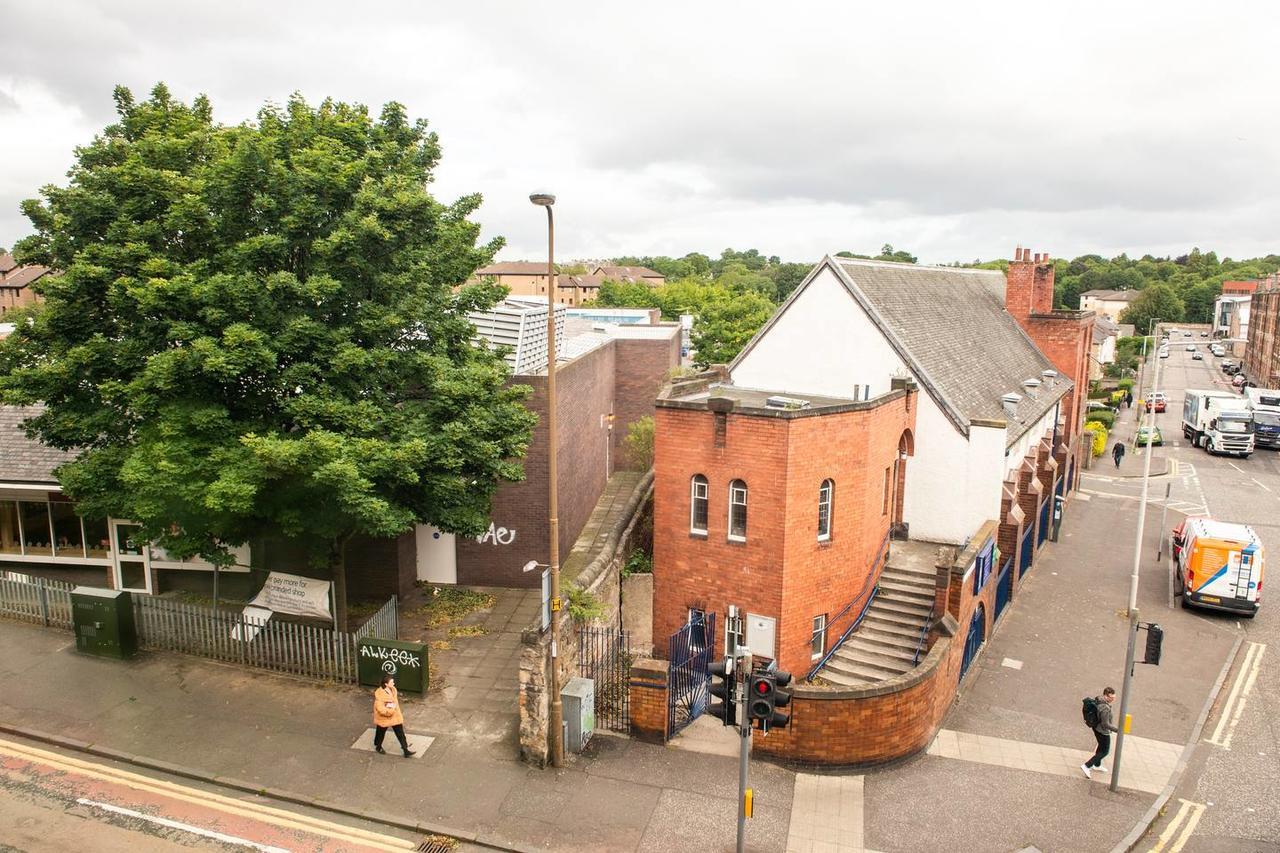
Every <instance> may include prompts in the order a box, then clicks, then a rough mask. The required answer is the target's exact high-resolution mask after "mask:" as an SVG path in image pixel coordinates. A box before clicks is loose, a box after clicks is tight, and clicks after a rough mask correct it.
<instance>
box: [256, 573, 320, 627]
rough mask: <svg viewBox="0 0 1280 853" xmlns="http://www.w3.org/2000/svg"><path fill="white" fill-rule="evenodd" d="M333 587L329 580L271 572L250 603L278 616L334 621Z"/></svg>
mask: <svg viewBox="0 0 1280 853" xmlns="http://www.w3.org/2000/svg"><path fill="white" fill-rule="evenodd" d="M330 586H331V583H330V582H329V581H321V580H316V579H315V578H304V577H302V576H301V575H287V574H285V573H284V572H272V573H271V574H269V575H267V580H266V583H264V584H263V585H262V589H261V590H260V591H259V592H258V594H257V595H255V596H254V597H253V601H250V602H249V603H250V604H253V605H257V606H258V607H265V608H267V609H268V610H274V611H276V612H277V613H292V614H293V615H295V616H314V617H316V618H318V619H332V618H333V613H332V611H330V610H329V587H330Z"/></svg>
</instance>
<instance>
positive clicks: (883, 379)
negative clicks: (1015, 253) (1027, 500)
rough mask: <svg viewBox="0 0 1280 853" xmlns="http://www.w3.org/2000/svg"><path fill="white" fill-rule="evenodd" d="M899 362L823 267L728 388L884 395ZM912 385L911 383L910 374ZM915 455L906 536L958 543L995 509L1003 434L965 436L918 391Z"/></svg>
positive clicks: (982, 431)
mask: <svg viewBox="0 0 1280 853" xmlns="http://www.w3.org/2000/svg"><path fill="white" fill-rule="evenodd" d="M907 373H909V371H907V369H906V364H905V363H904V362H903V361H902V359H901V358H900V357H899V356H898V354H897V352H895V351H894V349H893V347H892V346H890V344H889V342H888V340H886V339H885V337H884V335H883V334H882V333H881V332H880V330H879V329H878V328H877V327H876V326H875V324H873V323H872V322H871V320H870V318H868V317H867V315H866V312H864V311H863V310H862V307H861V306H860V305H858V303H857V302H856V301H855V300H854V299H853V297H852V296H850V295H849V293H848V291H846V290H845V288H844V285H843V284H842V283H841V282H840V281H839V279H838V278H837V277H836V275H835V273H834V272H832V271H831V270H830V269H826V268H824V269H823V270H821V271H820V272H819V273H818V274H817V276H815V277H814V279H813V281H811V282H810V283H809V285H808V286H807V287H806V288H805V289H804V291H802V292H801V293H800V294H799V295H798V296H797V297H796V298H795V300H794V301H793V302H792V303H791V304H790V306H789V307H788V308H787V310H786V312H785V313H784V314H782V315H781V316H780V317H779V318H778V320H777V322H776V323H775V324H774V325H773V327H772V328H771V329H770V330H769V331H768V333H767V334H765V335H764V336H763V337H762V338H761V339H760V340H759V341H757V342H756V345H755V347H754V348H752V350H751V351H750V352H749V353H747V355H746V356H744V357H743V359H742V361H741V362H740V363H739V364H738V366H737V367H735V368H734V370H733V374H732V379H733V383H734V384H735V385H739V386H742V387H745V388H756V389H760V390H765V391H779V392H784V393H787V394H793V395H804V394H822V395H827V396H833V397H852V396H853V389H854V387H855V386H862V385H870V386H871V395H872V396H873V397H875V396H879V395H881V394H885V393H887V392H888V391H889V390H890V383H891V381H892V379H893V376H894V375H895V374H896V375H906V374H907ZM916 379H917V381H919V378H918V377H916ZM918 399H919V401H920V408H919V412H918V413H917V415H916V432H915V455H914V456H913V457H912V458H911V459H910V461H909V462H908V463H907V484H906V495H905V496H904V505H903V520H904V521H906V522H907V523H908V524H909V525H910V527H911V537H912V538H913V539H924V540H928V541H932V542H944V543H951V544H960V543H963V542H965V541H966V540H967V538H968V537H969V536H971V535H972V534H973V532H974V531H975V530H977V529H978V527H979V526H981V525H982V523H983V522H985V521H986V520H987V519H991V518H997V517H998V516H999V513H1000V483H1001V480H1002V478H1003V476H1002V475H1003V470H1004V466H1003V460H1004V444H1005V431H1004V430H1003V429H992V428H981V427H975V428H973V429H971V430H970V438H969V439H966V438H965V436H963V435H962V434H961V433H960V432H959V431H958V430H957V429H956V427H955V425H954V424H952V422H951V421H950V420H949V419H948V418H947V417H946V415H945V414H943V412H942V410H941V409H940V408H938V405H937V404H936V403H935V402H934V401H933V398H932V397H930V396H929V394H928V393H927V392H926V391H925V390H924V389H923V387H922V388H921V391H920V395H919V397H918Z"/></svg>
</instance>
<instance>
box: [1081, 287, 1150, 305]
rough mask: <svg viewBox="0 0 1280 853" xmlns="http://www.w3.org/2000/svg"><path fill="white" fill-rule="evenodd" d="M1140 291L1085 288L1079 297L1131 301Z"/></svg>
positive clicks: (1109, 300)
mask: <svg viewBox="0 0 1280 853" xmlns="http://www.w3.org/2000/svg"><path fill="white" fill-rule="evenodd" d="M1141 293H1142V291H1141V290H1086V291H1085V292H1084V293H1082V294H1080V297H1081V298H1082V299H1083V298H1084V297H1086V296H1092V297H1093V298H1094V299H1101V300H1103V301H1105V302H1132V301H1133V300H1135V299H1137V298H1138V296H1139V295H1140V294H1141Z"/></svg>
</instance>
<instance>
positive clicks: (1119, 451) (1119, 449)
mask: <svg viewBox="0 0 1280 853" xmlns="http://www.w3.org/2000/svg"><path fill="white" fill-rule="evenodd" d="M1111 457H1112V458H1113V459H1115V460H1116V467H1117V468H1119V467H1120V460H1121V459H1124V442H1123V441H1117V442H1116V446H1115V447H1113V448H1111Z"/></svg>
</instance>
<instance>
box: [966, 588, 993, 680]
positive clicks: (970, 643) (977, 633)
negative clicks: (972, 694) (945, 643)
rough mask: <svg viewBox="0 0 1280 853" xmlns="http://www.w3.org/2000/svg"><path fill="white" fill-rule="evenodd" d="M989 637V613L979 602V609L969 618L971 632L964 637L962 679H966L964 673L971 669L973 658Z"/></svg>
mask: <svg viewBox="0 0 1280 853" xmlns="http://www.w3.org/2000/svg"><path fill="white" fill-rule="evenodd" d="M986 639H987V614H986V610H985V608H983V606H982V602H978V609H977V610H975V611H973V618H972V619H971V620H969V633H968V635H967V636H965V638H964V660H963V661H961V662H960V680H961V681H963V680H964V675H965V673H966V672H968V671H969V664H971V663H973V658H974V656H975V655H977V654H978V649H980V648H982V644H983V643H984V642H986Z"/></svg>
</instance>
